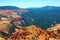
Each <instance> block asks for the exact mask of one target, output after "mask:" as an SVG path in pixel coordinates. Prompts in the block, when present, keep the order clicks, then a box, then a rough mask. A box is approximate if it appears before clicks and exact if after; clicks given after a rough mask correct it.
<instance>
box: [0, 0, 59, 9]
mask: <svg viewBox="0 0 60 40" xmlns="http://www.w3.org/2000/svg"><path fill="white" fill-rule="evenodd" d="M0 6H17V7H21V8H29V7H43V6H60V0H0Z"/></svg>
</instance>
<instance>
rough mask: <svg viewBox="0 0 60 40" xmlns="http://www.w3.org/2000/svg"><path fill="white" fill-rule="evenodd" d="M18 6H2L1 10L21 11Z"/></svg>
mask: <svg viewBox="0 0 60 40" xmlns="http://www.w3.org/2000/svg"><path fill="white" fill-rule="evenodd" d="M19 9H20V8H18V7H16V6H0V10H19Z"/></svg>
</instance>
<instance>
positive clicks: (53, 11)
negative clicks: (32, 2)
mask: <svg viewBox="0 0 60 40" xmlns="http://www.w3.org/2000/svg"><path fill="white" fill-rule="evenodd" d="M19 9H20V8H18V7H15V6H1V7H0V10H19ZM25 10H28V12H24V13H23V14H20V15H21V16H22V17H23V18H24V19H25V22H26V24H25V25H24V26H26V25H32V24H34V25H36V26H39V27H41V28H43V29H47V28H48V27H51V25H54V24H55V23H60V7H55V6H45V7H41V8H26V9H25Z"/></svg>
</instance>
